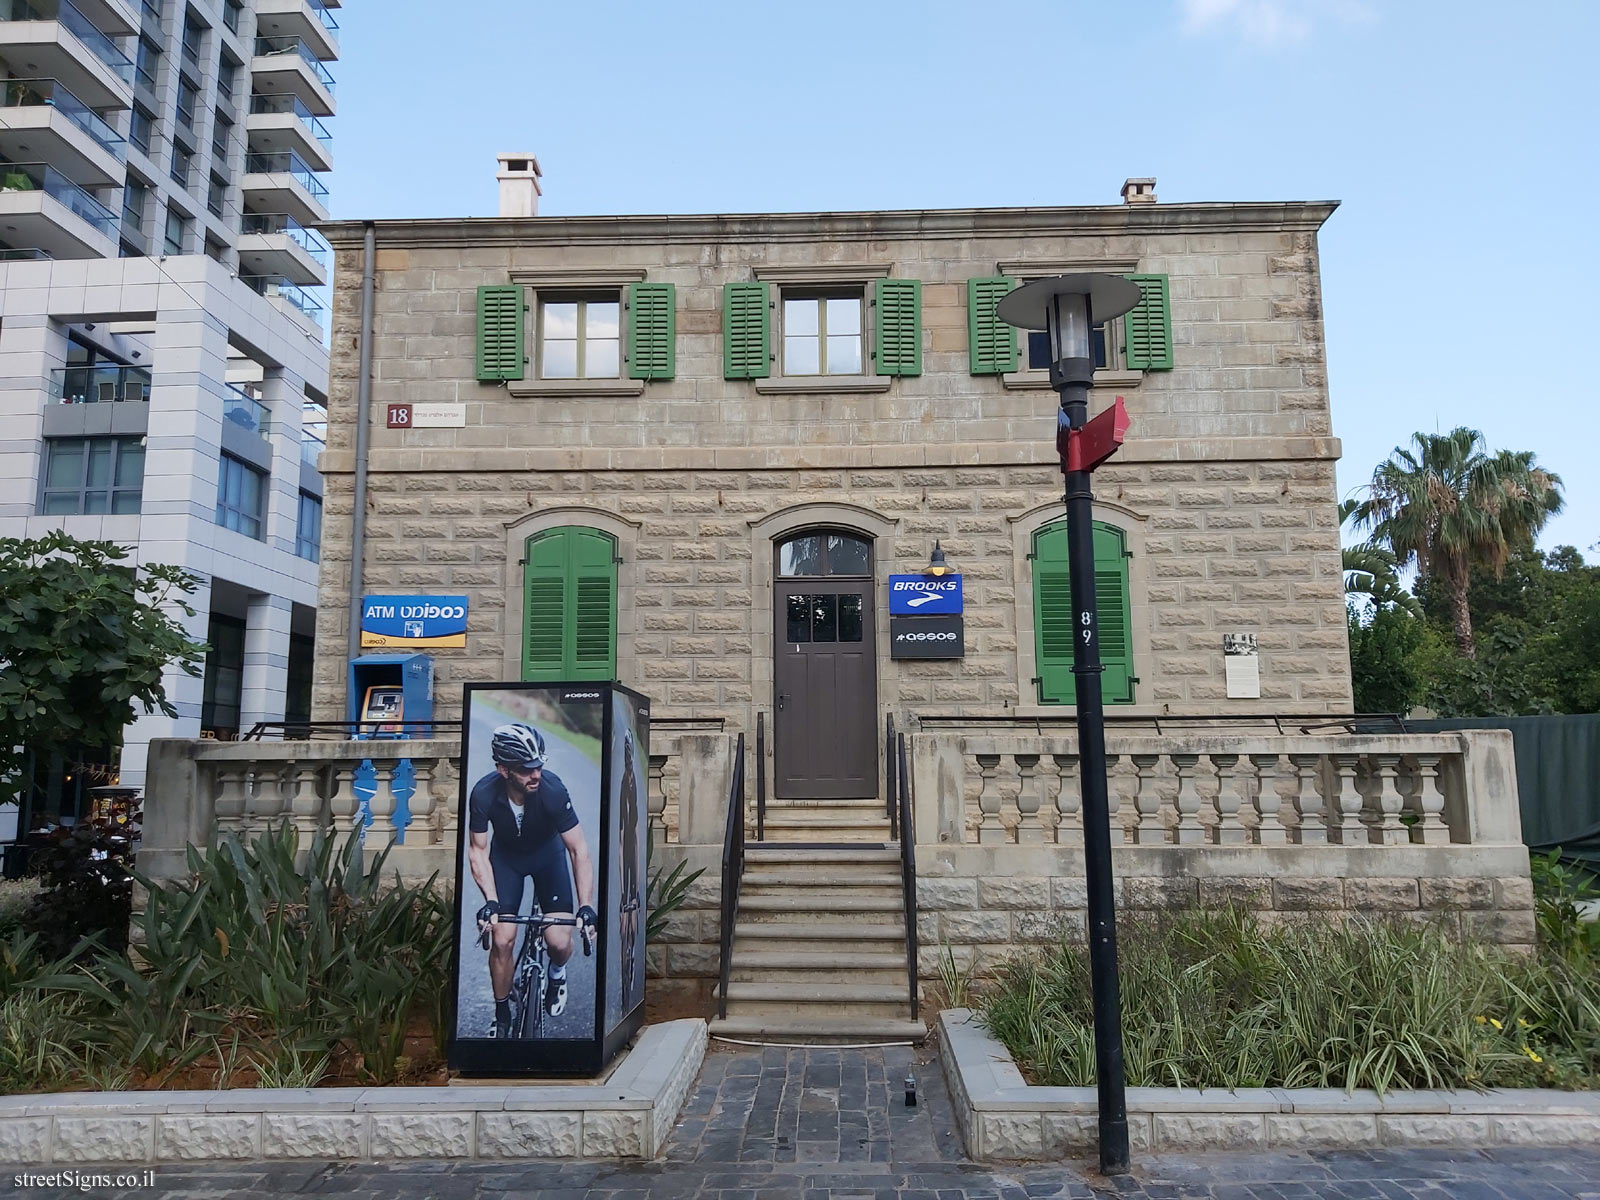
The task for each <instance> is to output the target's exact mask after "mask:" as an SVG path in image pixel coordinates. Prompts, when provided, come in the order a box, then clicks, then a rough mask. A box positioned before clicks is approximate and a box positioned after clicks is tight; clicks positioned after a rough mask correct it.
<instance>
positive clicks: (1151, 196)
mask: <svg viewBox="0 0 1600 1200" xmlns="http://www.w3.org/2000/svg"><path fill="white" fill-rule="evenodd" d="M534 169H535V170H537V169H538V168H537V167H536V168H534ZM503 194H504V193H502V195H503ZM1122 202H1123V203H1124V204H1154V203H1155V202H1156V181H1155V180H1154V179H1125V180H1123V182H1122Z"/></svg>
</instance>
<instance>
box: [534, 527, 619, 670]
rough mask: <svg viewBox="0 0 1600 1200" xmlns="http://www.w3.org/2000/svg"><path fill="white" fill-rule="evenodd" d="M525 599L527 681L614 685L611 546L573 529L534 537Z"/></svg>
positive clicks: (604, 536) (594, 532) (607, 539)
mask: <svg viewBox="0 0 1600 1200" xmlns="http://www.w3.org/2000/svg"><path fill="white" fill-rule="evenodd" d="M522 592H523V621H522V677H523V678H524V679H592V680H608V679H615V678H616V674H617V543H616V539H614V538H613V537H612V536H611V535H610V534H608V533H602V532H600V531H599V530H598V529H587V528H584V527H582V526H576V525H574V526H566V527H563V528H560V529H551V530H547V531H545V532H544V533H539V534H535V535H534V536H533V537H531V538H529V539H528V541H527V544H526V553H525V558H524V561H523V571H522Z"/></svg>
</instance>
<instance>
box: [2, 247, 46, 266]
mask: <svg viewBox="0 0 1600 1200" xmlns="http://www.w3.org/2000/svg"><path fill="white" fill-rule="evenodd" d="M35 261H43V262H49V261H51V260H50V255H49V253H48V252H47V251H44V250H40V249H39V248H38V247H36V246H22V247H18V248H15V249H13V248H12V247H9V246H0V262H35Z"/></svg>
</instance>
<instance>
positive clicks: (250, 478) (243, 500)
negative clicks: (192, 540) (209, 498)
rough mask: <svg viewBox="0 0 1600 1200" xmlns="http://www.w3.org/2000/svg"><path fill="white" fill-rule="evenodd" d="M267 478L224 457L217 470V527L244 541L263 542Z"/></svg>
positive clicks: (228, 456) (237, 460)
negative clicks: (246, 539)
mask: <svg viewBox="0 0 1600 1200" xmlns="http://www.w3.org/2000/svg"><path fill="white" fill-rule="evenodd" d="M266 495H267V477H266V475H265V474H264V473H262V472H261V471H258V470H256V469H255V468H254V467H252V466H249V465H248V464H246V463H244V462H241V461H240V460H239V459H237V458H234V457H233V455H231V454H224V455H223V456H222V458H221V461H220V462H219V463H218V466H217V524H218V525H221V526H222V527H223V528H224V529H232V530H233V531H234V532H236V533H242V534H244V535H245V537H252V538H258V539H259V538H261V537H262V536H263V532H262V525H263V516H264V513H265V502H266Z"/></svg>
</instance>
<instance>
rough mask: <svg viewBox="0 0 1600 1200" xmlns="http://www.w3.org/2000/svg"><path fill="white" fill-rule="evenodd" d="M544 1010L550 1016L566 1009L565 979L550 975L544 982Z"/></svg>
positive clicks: (557, 1014) (554, 1015)
mask: <svg viewBox="0 0 1600 1200" xmlns="http://www.w3.org/2000/svg"><path fill="white" fill-rule="evenodd" d="M544 1010H545V1012H547V1013H549V1014H550V1015H551V1016H552V1017H559V1016H560V1015H561V1014H562V1013H564V1012H566V1011H567V981H566V980H565V979H557V978H555V976H553V975H552V976H551V977H550V978H549V979H547V980H545V984H544Z"/></svg>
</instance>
